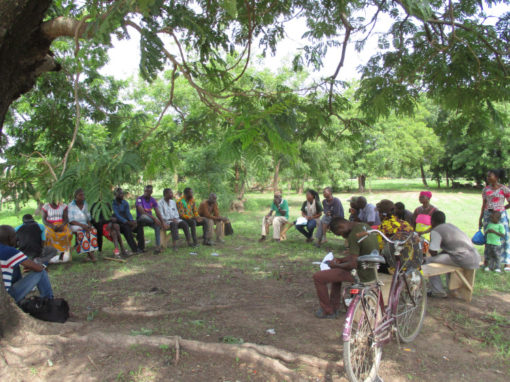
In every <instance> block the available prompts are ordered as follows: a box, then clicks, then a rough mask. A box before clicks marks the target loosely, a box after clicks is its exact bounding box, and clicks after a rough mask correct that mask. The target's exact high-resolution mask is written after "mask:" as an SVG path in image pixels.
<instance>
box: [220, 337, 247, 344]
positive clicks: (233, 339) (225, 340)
mask: <svg viewBox="0 0 510 382" xmlns="http://www.w3.org/2000/svg"><path fill="white" fill-rule="evenodd" d="M221 342H223V343H225V344H244V340H243V339H242V338H238V337H234V336H224V337H222V338H221Z"/></svg>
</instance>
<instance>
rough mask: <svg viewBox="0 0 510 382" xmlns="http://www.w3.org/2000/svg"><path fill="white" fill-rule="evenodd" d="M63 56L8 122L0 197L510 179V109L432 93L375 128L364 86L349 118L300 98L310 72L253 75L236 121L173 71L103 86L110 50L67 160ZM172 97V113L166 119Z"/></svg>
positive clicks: (100, 59)
mask: <svg viewBox="0 0 510 382" xmlns="http://www.w3.org/2000/svg"><path fill="white" fill-rule="evenodd" d="M54 49H55V54H56V55H57V56H58V57H59V59H60V62H61V63H62V65H63V67H64V68H66V69H65V70H61V71H59V72H51V73H47V74H45V75H44V76H41V77H40V78H39V79H38V80H37V82H36V85H35V87H34V89H33V90H32V91H31V92H29V93H27V94H26V95H23V96H22V97H21V98H19V99H18V100H17V101H16V102H15V103H13V105H12V107H11V109H10V111H9V113H8V114H7V117H6V121H5V123H4V132H5V133H6V134H7V135H8V137H9V138H10V143H9V146H8V147H7V148H5V149H4V152H3V158H4V159H5V161H4V162H3V163H2V165H1V166H2V169H3V172H2V177H1V179H0V191H1V193H2V196H3V197H4V198H9V199H11V200H14V201H15V202H16V203H23V202H26V201H28V200H30V199H35V200H37V201H38V202H39V203H42V202H43V201H44V200H48V199H50V198H57V199H62V200H69V199H70V198H71V195H72V192H73V191H74V189H75V188H77V187H84V188H85V191H86V193H87V195H88V198H89V200H92V201H96V200H108V199H109V198H110V195H111V191H112V189H113V187H115V186H121V185H122V186H124V187H127V188H128V189H129V190H131V191H132V192H133V193H139V192H141V190H142V186H143V184H145V183H155V184H156V185H161V186H171V187H173V188H174V189H175V190H182V188H183V187H184V186H191V187H193V188H194V189H195V190H196V192H197V193H198V194H199V195H200V196H201V197H205V196H206V195H207V194H208V193H209V192H212V191H214V192H216V193H218V195H219V197H220V200H221V201H222V202H223V203H225V204H227V205H228V204H229V203H230V202H231V201H232V200H234V199H239V200H242V199H243V196H244V193H245V192H246V190H248V189H260V190H262V189H269V188H272V189H278V188H280V187H282V186H284V185H285V186H286V187H288V188H289V189H292V190H294V191H297V192H302V191H303V190H304V189H305V188H306V187H315V188H320V187H323V186H326V185H331V186H333V187H334V188H335V189H336V190H345V189H348V188H349V187H351V184H352V183H351V181H350V179H353V178H357V179H358V189H359V191H364V188H365V180H366V179H367V178H374V177H392V178H395V177H409V178H410V177H421V178H422V180H423V183H424V185H425V186H427V185H428V182H430V180H436V181H438V184H439V181H440V180H441V179H442V180H446V181H447V183H448V184H449V185H453V181H455V180H456V179H458V178H463V179H468V180H471V181H473V182H476V183H480V182H481V181H482V180H483V178H484V173H485V171H486V169H487V168H488V167H502V168H506V167H509V163H508V161H509V159H510V153H509V150H510V149H509V148H510V145H509V144H508V143H509V142H508V139H509V138H508V133H509V132H510V130H509V129H510V128H509V127H508V126H509V124H508V103H505V102H501V103H494V104H491V107H493V109H491V108H480V112H479V114H478V115H477V116H476V118H474V117H473V116H471V117H469V118H468V117H466V116H465V115H464V114H462V113H461V114H459V113H458V112H452V111H449V110H448V109H446V108H444V107H442V106H441V105H439V104H438V103H437V102H433V101H432V100H430V99H428V98H427V97H426V95H425V94H423V95H421V96H420V97H418V98H417V100H418V101H417V103H416V105H415V108H414V112H413V113H412V114H411V115H407V114H402V113H399V112H398V110H393V111H390V112H389V114H388V115H387V117H386V118H383V119H379V120H373V121H371V120H370V119H366V118H364V113H363V112H362V110H361V108H362V107H363V105H362V104H361V103H360V102H359V101H358V100H357V99H356V92H358V91H359V90H360V84H359V82H352V83H349V84H345V89H344V91H343V92H342V93H341V94H340V95H338V97H337V100H336V106H335V107H336V108H337V109H338V112H339V113H341V115H342V117H341V118H338V116H334V115H329V116H328V115H327V114H326V113H324V110H325V109H327V108H328V106H327V103H328V93H327V92H326V91H324V89H323V88H320V87H317V88H315V89H307V92H306V94H304V95H301V94H300V89H301V88H302V87H303V86H304V85H303V84H306V83H308V81H307V78H308V77H309V73H307V72H306V71H305V70H304V69H302V70H299V71H297V72H295V71H293V70H291V69H287V68H284V69H281V70H279V71H278V72H277V73H273V72H271V71H270V70H256V69H253V68H251V67H249V68H247V69H246V70H245V73H244V75H243V77H242V78H241V79H240V81H239V83H238V85H237V86H238V88H237V91H236V95H234V96H232V97H229V98H226V99H223V100H221V101H219V104H218V107H224V108H225V109H228V110H235V111H236V114H235V115H233V114H228V113H217V112H215V110H213V109H211V108H210V107H208V105H206V104H204V102H203V100H202V99H201V98H200V96H199V95H198V94H197V93H196V92H195V91H194V89H193V87H192V85H191V84H190V83H189V82H188V81H187V80H186V79H185V78H183V77H180V76H179V77H178V78H174V76H175V72H173V71H172V70H169V71H166V72H164V73H163V74H162V75H161V76H160V77H159V78H157V79H155V80H154V81H152V82H146V81H144V80H143V79H142V78H137V79H133V80H130V81H117V80H114V79H113V78H111V77H107V76H102V75H101V74H100V73H99V71H98V70H99V69H100V67H101V66H102V65H104V63H105V62H106V60H107V55H106V50H105V48H103V47H100V46H90V47H87V49H86V50H85V49H83V51H84V52H86V53H83V56H82V65H83V67H84V68H86V70H85V71H84V72H83V73H82V77H81V82H80V86H79V88H78V95H77V96H78V99H79V105H80V114H81V119H80V125H79V129H77V132H76V137H75V143H74V146H73V150H72V151H70V153H69V156H68V157H67V158H65V157H66V152H67V150H68V148H69V142H70V141H72V140H73V132H74V131H73V130H74V129H73V125H74V123H75V120H76V112H77V109H76V108H75V101H76V99H75V94H74V90H75V89H74V87H73V81H72V78H71V77H72V75H71V74H70V73H72V72H73V70H74V68H73V66H74V65H75V64H76V61H75V59H74V56H73V44H72V43H71V42H69V41H59V42H58V44H56V46H55V48H54ZM201 85H202V86H204V87H205V86H206V84H201ZM257 93H259V94H261V95H262V94H264V96H256V95H257ZM169 94H171V96H172V109H171V110H170V111H168V112H167V113H166V114H163V113H162V112H161V110H165V108H166V107H167V106H168V95H169ZM492 105H493V106H492ZM64 161H65V162H64Z"/></svg>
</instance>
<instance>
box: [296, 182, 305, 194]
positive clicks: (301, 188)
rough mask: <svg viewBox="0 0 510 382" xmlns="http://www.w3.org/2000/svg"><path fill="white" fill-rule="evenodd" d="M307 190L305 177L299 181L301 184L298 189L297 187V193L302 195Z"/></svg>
mask: <svg viewBox="0 0 510 382" xmlns="http://www.w3.org/2000/svg"><path fill="white" fill-rule="evenodd" d="M304 190H305V181H304V179H303V180H302V181H300V182H299V185H298V189H297V193H298V195H301V194H302V193H303V192H304Z"/></svg>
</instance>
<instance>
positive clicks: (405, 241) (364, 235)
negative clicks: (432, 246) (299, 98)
mask: <svg viewBox="0 0 510 382" xmlns="http://www.w3.org/2000/svg"><path fill="white" fill-rule="evenodd" d="M371 233H378V234H379V235H381V236H382V238H383V239H384V240H386V241H387V242H388V243H391V244H395V245H402V244H405V243H407V242H408V241H409V239H410V238H412V237H413V236H414V235H417V233H416V232H410V233H411V234H410V235H409V237H408V238H407V239H405V240H391V239H388V238H387V237H386V235H385V234H384V233H382V232H381V231H379V230H378V229H369V230H367V231H365V232H360V233H358V234H357V235H360V236H362V237H361V239H359V240H358V243H361V242H362V241H363V240H365V239H366V238H367V237H368V235H370V234H371Z"/></svg>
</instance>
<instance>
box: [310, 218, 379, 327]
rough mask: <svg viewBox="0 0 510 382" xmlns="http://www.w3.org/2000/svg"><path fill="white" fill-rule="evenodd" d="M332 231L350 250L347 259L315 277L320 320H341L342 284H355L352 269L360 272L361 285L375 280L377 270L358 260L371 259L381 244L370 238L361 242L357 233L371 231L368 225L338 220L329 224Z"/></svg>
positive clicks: (336, 260)
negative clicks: (345, 242)
mask: <svg viewBox="0 0 510 382" xmlns="http://www.w3.org/2000/svg"><path fill="white" fill-rule="evenodd" d="M329 229H330V230H331V232H333V233H334V234H335V235H339V236H342V237H344V238H346V239H347V242H348V244H349V249H348V250H347V251H345V254H347V256H345V257H341V258H334V259H333V260H331V261H330V262H329V263H328V265H329V266H330V268H331V269H328V270H324V271H319V272H316V273H315V274H314V275H313V281H314V283H315V289H316V291H317V296H318V298H319V303H320V306H321V307H320V309H319V310H318V311H317V312H316V313H315V316H316V317H317V318H336V317H337V316H338V312H339V308H340V302H341V297H342V296H341V294H342V282H351V283H352V282H354V281H355V280H354V277H353V276H352V274H351V270H352V269H355V268H356V269H357V274H358V277H359V279H360V281H361V282H369V281H372V280H374V279H375V278H376V275H375V270H374V269H362V268H361V265H360V264H358V256H362V255H369V254H371V253H372V252H373V251H374V250H375V251H377V250H378V248H379V244H378V242H377V237H376V235H368V236H367V237H366V238H365V239H363V240H362V241H361V242H358V241H359V240H360V238H359V237H358V233H361V232H364V231H366V230H369V229H370V226H369V225H367V224H366V223H359V222H352V221H349V220H345V219H344V218H341V217H335V218H333V219H332V220H331V222H330V223H329ZM328 284H331V293H330V294H328Z"/></svg>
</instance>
